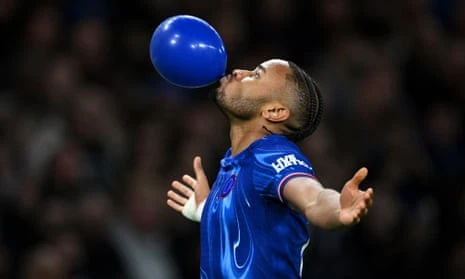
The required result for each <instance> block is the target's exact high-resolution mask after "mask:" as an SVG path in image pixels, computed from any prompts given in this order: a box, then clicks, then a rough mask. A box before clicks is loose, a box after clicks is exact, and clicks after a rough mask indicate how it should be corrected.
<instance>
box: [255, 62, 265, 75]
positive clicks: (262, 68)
mask: <svg viewBox="0 0 465 279" xmlns="http://www.w3.org/2000/svg"><path fill="white" fill-rule="evenodd" d="M257 68H258V69H259V70H261V71H262V72H264V73H266V69H265V67H263V65H262V64H260V65H258V66H257Z"/></svg>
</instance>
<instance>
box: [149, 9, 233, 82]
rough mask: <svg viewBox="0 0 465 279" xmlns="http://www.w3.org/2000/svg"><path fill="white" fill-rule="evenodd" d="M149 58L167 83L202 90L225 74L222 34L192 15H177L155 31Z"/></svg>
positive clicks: (166, 20) (161, 24)
mask: <svg viewBox="0 0 465 279" xmlns="http://www.w3.org/2000/svg"><path fill="white" fill-rule="evenodd" d="M150 59H151V61H152V64H153V66H154V67H155V69H156V70H157V72H158V73H159V74H160V75H161V76H162V77H163V78H164V79H165V80H167V81H168V82H170V83H172V84H174V85H176V86H179V87H185V88H199V87H204V86H208V85H210V84H212V83H214V82H216V81H217V80H219V79H220V78H221V77H223V76H224V75H225V70H226V64H227V53H226V49H225V46H224V43H223V40H222V39H221V37H220V35H219V34H218V32H217V31H216V30H215V29H214V28H213V27H212V26H211V25H210V24H209V23H208V22H206V21H205V20H203V19H201V18H198V17H195V16H192V15H177V16H173V17H169V18H167V19H165V20H164V21H163V22H162V23H160V24H159V25H158V27H157V28H156V29H155V31H154V33H153V35H152V39H151V41H150Z"/></svg>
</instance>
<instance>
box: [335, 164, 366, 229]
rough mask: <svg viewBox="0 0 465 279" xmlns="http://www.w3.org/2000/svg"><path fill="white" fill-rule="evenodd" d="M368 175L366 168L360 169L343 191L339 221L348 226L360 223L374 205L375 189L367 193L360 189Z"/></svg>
mask: <svg viewBox="0 0 465 279" xmlns="http://www.w3.org/2000/svg"><path fill="white" fill-rule="evenodd" d="M367 175H368V170H367V169H366V168H361V169H359V170H358V171H357V172H356V173H355V174H354V176H353V177H352V178H351V179H350V180H348V181H347V182H346V184H345V185H344V187H343V188H342V190H341V196H340V203H341V211H340V214H339V219H340V222H341V223H342V224H344V225H346V226H349V225H353V224H357V223H359V222H360V220H361V219H362V218H363V217H364V216H365V215H366V214H367V213H368V209H369V208H370V207H371V206H372V204H373V189H372V188H368V189H367V190H366V191H362V190H360V189H359V186H360V184H361V183H362V181H363V180H364V179H365V178H366V177H367Z"/></svg>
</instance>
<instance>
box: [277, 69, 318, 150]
mask: <svg viewBox="0 0 465 279" xmlns="http://www.w3.org/2000/svg"><path fill="white" fill-rule="evenodd" d="M289 66H290V68H291V71H292V76H293V77H292V79H293V81H294V82H295V90H296V92H295V94H296V95H295V97H296V98H297V102H296V104H295V106H296V109H297V114H298V115H297V118H298V120H299V121H298V122H299V123H301V124H302V125H301V126H300V127H299V128H298V129H293V130H292V131H291V132H289V133H287V134H286V136H287V137H288V138H289V139H290V140H292V141H294V142H298V141H301V140H303V139H304V138H306V137H308V136H310V135H311V134H313V132H315V130H316V128H317V127H318V125H319V124H320V122H321V118H322V115H323V96H322V94H321V91H320V88H319V87H318V84H317V83H316V82H315V80H314V79H313V78H312V77H310V75H308V74H307V73H306V72H305V71H304V70H303V69H302V68H300V67H299V66H297V64H295V63H294V62H291V61H289Z"/></svg>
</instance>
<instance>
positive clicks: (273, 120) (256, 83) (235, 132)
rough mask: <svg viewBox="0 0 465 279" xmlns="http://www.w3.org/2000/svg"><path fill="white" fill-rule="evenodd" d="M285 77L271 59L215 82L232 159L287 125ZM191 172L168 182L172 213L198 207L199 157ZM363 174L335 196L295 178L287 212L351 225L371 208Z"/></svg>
mask: <svg viewBox="0 0 465 279" xmlns="http://www.w3.org/2000/svg"><path fill="white" fill-rule="evenodd" d="M290 73H291V70H290V68H289V64H288V62H287V61H285V60H280V59H271V60H268V61H265V62H264V63H262V64H260V65H259V66H258V67H257V68H255V69H254V70H251V71H249V70H234V71H233V72H232V74H231V75H228V76H225V77H224V78H222V79H221V82H220V86H219V88H218V89H217V94H216V102H217V104H218V105H219V107H220V109H221V110H222V111H223V112H224V114H225V115H226V117H228V119H229V121H230V124H231V128H230V139H231V148H232V156H234V155H235V154H238V153H240V152H241V151H243V150H244V149H246V148H247V147H248V146H249V145H250V144H251V143H253V142H254V141H256V140H258V139H260V138H262V137H264V136H266V135H268V134H269V131H271V132H273V133H276V134H279V133H283V131H284V123H286V121H293V119H292V114H291V111H290V106H289V105H288V104H289V103H290V102H289V101H290V100H289V99H288V98H289V96H288V95H287V94H286V92H287V90H286V82H285V81H286V79H285V77H286V75H287V74H290ZM263 127H266V129H264V128H263ZM267 130H268V131H267ZM193 169H194V176H190V175H188V174H185V175H183V176H182V179H181V180H180V181H179V180H174V181H173V182H172V183H171V186H172V189H171V190H169V191H168V193H167V196H168V199H167V204H168V206H170V207H171V208H173V209H174V210H176V211H178V212H182V210H183V207H184V205H185V204H186V202H187V199H188V198H189V197H191V196H192V195H194V197H195V201H196V204H197V205H198V204H200V203H201V202H202V201H204V200H205V199H206V197H207V196H208V193H209V192H210V186H209V183H208V179H207V177H206V175H205V171H204V169H203V167H202V162H201V158H200V157H199V156H196V157H195V158H194V160H193ZM367 175H368V169H367V168H365V167H362V168H360V169H359V170H357V171H356V172H355V174H354V175H353V177H351V178H350V179H348V180H347V181H346V182H345V184H344V185H343V187H342V189H341V191H340V192H338V191H335V190H333V189H330V188H325V187H324V186H323V185H322V184H321V183H320V182H319V181H317V180H316V179H313V178H309V177H297V178H294V179H291V180H290V181H289V182H288V183H287V184H286V187H285V188H284V199H285V200H286V202H287V203H288V204H289V206H290V207H291V208H292V209H294V210H296V211H297V212H300V213H302V214H304V215H305V216H306V218H307V220H308V221H309V222H311V223H312V224H314V225H317V226H319V227H321V228H324V229H334V228H338V227H341V226H351V225H354V224H357V223H359V222H360V221H361V220H362V218H363V217H364V216H366V215H367V213H368V209H369V208H370V207H371V206H372V204H373V195H374V192H373V189H372V188H368V189H366V190H361V189H360V185H361V183H362V182H363V181H364V179H365V178H366V177H367Z"/></svg>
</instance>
